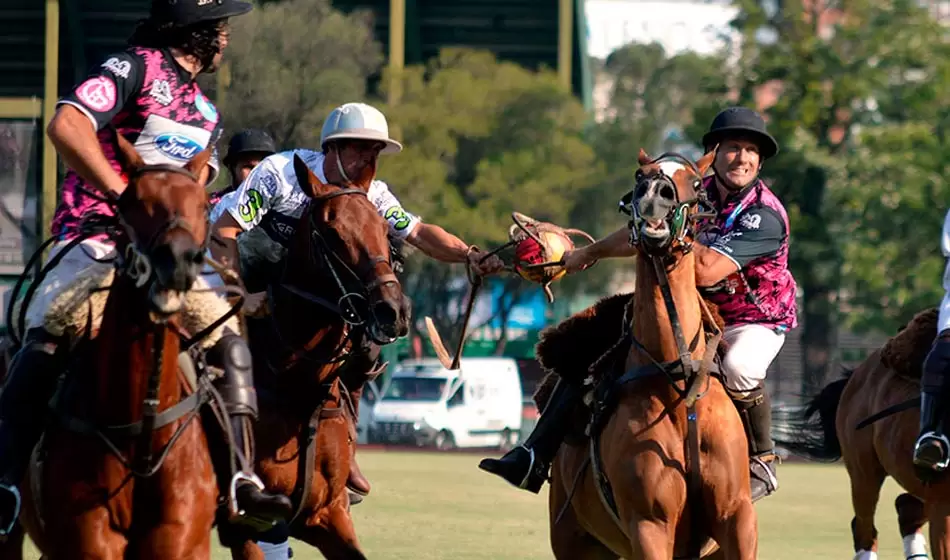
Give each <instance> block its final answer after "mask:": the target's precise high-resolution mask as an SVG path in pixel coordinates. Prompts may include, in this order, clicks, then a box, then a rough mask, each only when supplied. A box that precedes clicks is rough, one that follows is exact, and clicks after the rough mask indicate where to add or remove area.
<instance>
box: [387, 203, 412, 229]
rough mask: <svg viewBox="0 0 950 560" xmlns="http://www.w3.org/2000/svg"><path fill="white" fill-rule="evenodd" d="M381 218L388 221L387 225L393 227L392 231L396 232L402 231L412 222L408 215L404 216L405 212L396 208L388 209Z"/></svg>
mask: <svg viewBox="0 0 950 560" xmlns="http://www.w3.org/2000/svg"><path fill="white" fill-rule="evenodd" d="M383 217H385V218H386V219H387V220H389V223H391V224H392V225H393V229H395V230H396V231H402V230H404V229H406V228H407V227H409V224H410V223H411V222H412V219H411V218H410V217H409V214H406V211H405V210H403V209H402V208H400V207H398V206H392V207H390V208H388V209H387V210H386V212H385V213H384V214H383Z"/></svg>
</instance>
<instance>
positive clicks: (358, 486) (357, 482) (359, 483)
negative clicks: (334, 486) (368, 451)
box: [346, 384, 370, 496]
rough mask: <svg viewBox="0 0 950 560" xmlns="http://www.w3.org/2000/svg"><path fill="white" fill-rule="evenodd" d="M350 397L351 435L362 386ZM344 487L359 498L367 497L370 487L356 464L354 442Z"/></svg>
mask: <svg viewBox="0 0 950 560" xmlns="http://www.w3.org/2000/svg"><path fill="white" fill-rule="evenodd" d="M349 395H350V404H351V405H352V411H351V412H352V415H351V416H350V420H351V421H352V422H353V433H354V434H355V433H356V425H357V423H358V422H359V416H360V399H361V398H362V396H363V384H360V386H359V387H358V388H356V389H352V390H350V391H349ZM346 487H347V489H349V490H350V491H351V492H353V493H354V494H359V495H360V496H367V495H369V491H370V485H369V481H368V480H366V477H365V476H363V473H362V472H361V471H360V466H359V465H358V464H357V463H356V442H355V441H354V442H353V447H352V450H351V452H350V476H349V477H348V478H347V479H346Z"/></svg>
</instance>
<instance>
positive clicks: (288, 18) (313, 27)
mask: <svg viewBox="0 0 950 560" xmlns="http://www.w3.org/2000/svg"><path fill="white" fill-rule="evenodd" d="M232 26H233V31H232V40H231V44H230V45H229V46H228V49H227V51H226V53H225V59H226V60H227V61H228V62H229V64H230V72H231V83H230V85H229V86H228V89H227V91H226V95H225V96H224V102H223V103H221V107H220V109H221V114H222V115H223V118H224V127H225V130H226V131H230V133H234V132H236V131H238V130H240V129H242V128H246V127H259V128H263V129H266V130H268V131H269V132H270V133H271V134H272V135H273V136H274V139H275V140H276V142H277V143H278V145H279V146H281V147H283V148H297V147H311V148H319V145H320V127H321V126H322V124H323V120H324V119H325V118H326V115H327V114H328V113H329V112H330V110H332V108H333V107H335V106H337V105H340V104H342V103H345V102H347V101H362V100H363V99H364V97H365V96H366V80H367V78H368V77H369V76H370V75H372V74H373V73H374V72H376V71H378V69H379V67H380V64H381V63H382V60H383V59H382V51H381V48H380V45H379V44H378V43H376V42H375V41H374V39H373V29H372V22H371V20H370V16H369V13H367V12H354V13H352V14H349V15H344V14H343V13H341V12H339V11H337V10H334V9H332V8H331V7H330V2H329V0H285V1H282V2H275V3H267V4H264V5H258V6H256V7H255V9H254V10H253V11H251V12H250V13H249V14H247V15H244V16H241V17H239V18H234V19H233V20H232ZM230 133H229V134H226V137H225V138H224V139H223V142H227V139H228V138H227V137H229V136H230Z"/></svg>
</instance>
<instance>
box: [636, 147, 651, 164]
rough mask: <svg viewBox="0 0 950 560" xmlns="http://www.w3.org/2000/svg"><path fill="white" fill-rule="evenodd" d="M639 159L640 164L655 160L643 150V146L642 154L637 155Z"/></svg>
mask: <svg viewBox="0 0 950 560" xmlns="http://www.w3.org/2000/svg"><path fill="white" fill-rule="evenodd" d="M637 161H638V162H639V163H640V165H646V164H648V163H650V162H651V161H653V158H651V157H650V156H649V155H647V153H646V152H645V151H643V148H640V154H639V155H638V156H637Z"/></svg>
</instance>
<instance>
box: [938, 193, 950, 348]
mask: <svg viewBox="0 0 950 560" xmlns="http://www.w3.org/2000/svg"><path fill="white" fill-rule="evenodd" d="M940 250H941V251H942V252H943V256H944V257H946V258H947V267H946V269H945V270H944V272H943V291H944V293H943V301H942V302H941V303H940V314H939V316H938V319H937V332H938V333H941V332H943V331H945V330H947V329H950V211H948V212H947V215H946V216H945V217H944V219H943V232H942V233H941V234H940Z"/></svg>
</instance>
